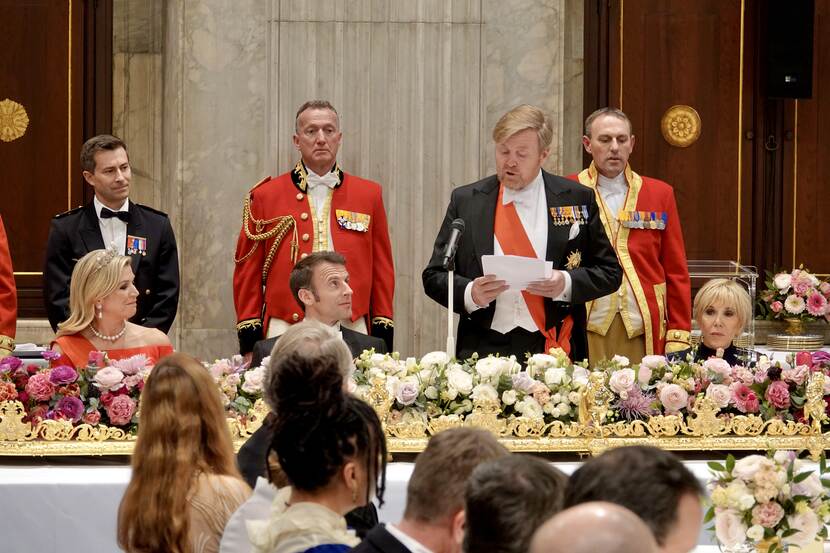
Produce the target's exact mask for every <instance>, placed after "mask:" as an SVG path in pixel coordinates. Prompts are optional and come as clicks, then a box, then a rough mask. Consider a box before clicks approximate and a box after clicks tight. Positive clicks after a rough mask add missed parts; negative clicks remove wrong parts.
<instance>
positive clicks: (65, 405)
mask: <svg viewBox="0 0 830 553" xmlns="http://www.w3.org/2000/svg"><path fill="white" fill-rule="evenodd" d="M55 411H57V412H58V413H60V414H61V415H62V416H63V417H65V418H67V419H69V420H71V421H72V422H78V421H79V420H81V417H82V416H83V414H84V404H83V403H82V402H81V400H80V399H78V398H76V397H73V396H65V397H62V398H60V399H59V400H58V403H57V404H56V405H55Z"/></svg>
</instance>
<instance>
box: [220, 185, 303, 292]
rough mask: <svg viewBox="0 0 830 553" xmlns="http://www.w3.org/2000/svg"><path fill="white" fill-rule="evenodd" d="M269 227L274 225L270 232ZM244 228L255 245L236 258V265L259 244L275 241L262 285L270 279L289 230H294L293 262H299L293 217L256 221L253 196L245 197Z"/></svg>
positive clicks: (281, 216)
mask: <svg viewBox="0 0 830 553" xmlns="http://www.w3.org/2000/svg"><path fill="white" fill-rule="evenodd" d="M252 221H253V223H254V231H251V227H250V224H251V222H252ZM268 225H273V227H271V228H270V229H269V230H265V229H266V227H267V226H268ZM242 228H243V229H244V230H245V236H246V237H247V238H248V240H250V241H251V242H253V243H254V245H253V247H252V248H251V249H250V250H249V251H248V253H246V254H245V255H243V256H242V257H239V258H236V257H234V263H242V262H243V261H245V260H246V259H248V258H249V257H251V255H253V253H254V252H255V251H256V249H257V248H258V247H259V243H260V242H263V241H266V240H270V239H271V238H273V239H274V242H273V243H272V244H271V247H270V248H269V249H268V254H267V255H266V256H265V263H264V264H263V266H262V283H263V284H265V281H266V280H267V279H268V273H269V272H270V270H271V263H273V261H274V256H275V255H276V254H277V248H279V247H280V244H281V243H282V240H283V238H285V235H286V234H287V233H288V231H289V230H291V229H292V228H293V230H294V235H293V237H292V240H291V252H290V255H291V262H292V263H296V262H297V253H298V251H299V249H300V243H299V239H298V238H297V221H296V220H295V219H294V216H293V215H279V216H277V217H274V218H273V219H256V218H255V217H254V216H253V214H252V213H251V195H250V194H248V195H247V196H245V203H244V204H243V206H242Z"/></svg>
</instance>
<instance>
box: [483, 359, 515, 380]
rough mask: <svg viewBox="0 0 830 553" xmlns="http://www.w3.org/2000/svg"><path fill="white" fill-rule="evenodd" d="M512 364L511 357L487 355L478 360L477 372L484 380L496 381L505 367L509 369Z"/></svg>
mask: <svg viewBox="0 0 830 553" xmlns="http://www.w3.org/2000/svg"><path fill="white" fill-rule="evenodd" d="M512 364H513V363H512V362H511V361H510V360H509V359H500V358H498V357H485V358H484V359H479V360H478V361H476V372H477V373H478V375H479V377H481V380H482V381H485V382H494V383H495V382H498V380H499V377H500V376H501V375H502V373H503V372H504V371H505V369H508V368H509V367H510V366H511V365H512Z"/></svg>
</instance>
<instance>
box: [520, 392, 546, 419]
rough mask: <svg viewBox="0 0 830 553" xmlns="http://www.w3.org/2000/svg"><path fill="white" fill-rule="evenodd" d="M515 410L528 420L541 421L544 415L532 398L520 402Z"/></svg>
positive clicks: (528, 397)
mask: <svg viewBox="0 0 830 553" xmlns="http://www.w3.org/2000/svg"><path fill="white" fill-rule="evenodd" d="M516 409H517V410H518V411H519V412H520V413H521V414H522V416H525V417H527V418H529V419H541V418H544V416H545V414H544V411H542V406H541V405H539V402H538V401H536V400H535V399H534V398H533V396H527V397H525V398H524V399H523V400H522V401H520V402H519V403H517V404H516Z"/></svg>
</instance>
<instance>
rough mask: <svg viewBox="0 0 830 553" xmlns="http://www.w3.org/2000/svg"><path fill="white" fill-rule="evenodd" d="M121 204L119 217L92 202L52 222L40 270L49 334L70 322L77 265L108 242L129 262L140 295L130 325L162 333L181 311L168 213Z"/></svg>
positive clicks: (175, 253)
mask: <svg viewBox="0 0 830 553" xmlns="http://www.w3.org/2000/svg"><path fill="white" fill-rule="evenodd" d="M124 204H125V205H124V206H123V207H122V209H121V211H123V212H126V213H121V211H119V212H105V211H103V210H104V208H103V206H101V205H99V204H98V202H97V201H95V200H93V201H92V202H89V203H88V204H87V205H85V206H83V207H78V208H75V209H73V210H70V211H67V212H65V213H61V214H60V215H56V216H55V217H54V218H53V219H52V226H51V228H50V229H49V239H48V241H47V243H46V263H45V267H44V270H43V298H44V301H45V303H46V312H47V315H48V316H49V323H50V324H51V325H52V329H56V328H57V325H58V323H60V322H63V321H65V320H66V319H67V318H68V317H69V280H70V278H71V276H72V269H73V268H74V267H75V263H77V262H78V260H79V259H80V258H82V257H83V256H84V255H86V254H87V253H89V252H91V251H92V250H100V249H103V248H105V247H109V246H110V243H107V241H112V242H115V243H114V246H115V247H116V249H117V250H118V251H119V252H121V253H124V254H125V255H128V256H130V258H131V260H132V269H133V273H134V274H135V281H134V283H135V287H136V289H137V290H138V292H139V294H138V298H137V299H136V302H137V307H136V313H135V316H133V318H132V319H130V321H131V322H133V323H136V324H139V325H141V326H146V327H149V328H158V329H159V330H161V331H162V332H165V333H166V332H167V331H169V330H170V326H171V325H172V324H173V319H175V318H176V310H177V309H178V305H179V259H178V253H177V252H178V250H177V248H176V237H175V235H174V234H173V227H172V226H171V225H170V219H168V218H167V214H166V213H163V212H161V211H158V210H156V209H153V208H151V207H147V206H145V205H141V204H137V203H134V202H131V201H128V202H125V203H124ZM119 213H121V214H120V215H117V214H119ZM123 219H126V221H124V220H123ZM119 227H124V228H119Z"/></svg>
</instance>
